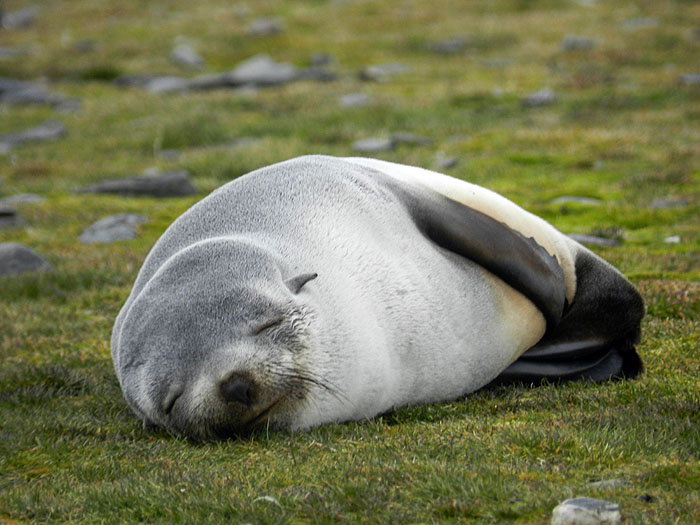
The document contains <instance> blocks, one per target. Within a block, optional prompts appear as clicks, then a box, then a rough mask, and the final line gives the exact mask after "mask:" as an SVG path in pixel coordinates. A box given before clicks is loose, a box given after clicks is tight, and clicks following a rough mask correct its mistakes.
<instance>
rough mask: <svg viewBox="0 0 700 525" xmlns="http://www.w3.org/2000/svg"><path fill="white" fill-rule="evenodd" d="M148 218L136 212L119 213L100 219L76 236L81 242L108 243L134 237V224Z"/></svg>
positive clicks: (136, 224) (146, 220)
mask: <svg viewBox="0 0 700 525" xmlns="http://www.w3.org/2000/svg"><path fill="white" fill-rule="evenodd" d="M144 222H148V218H147V217H144V216H143V215H138V214H136V213H120V214H118V215H111V216H109V217H105V218H104V219H100V220H99V221H97V222H96V223H94V224H93V225H91V226H89V227H88V228H86V229H85V230H84V231H83V233H82V234H81V235H80V237H78V240H79V241H80V242H82V243H83V244H96V243H110V242H115V241H127V240H129V239H135V238H136V226H138V225H139V224H143V223H144Z"/></svg>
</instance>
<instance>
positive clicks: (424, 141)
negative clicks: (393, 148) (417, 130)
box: [391, 132, 433, 146]
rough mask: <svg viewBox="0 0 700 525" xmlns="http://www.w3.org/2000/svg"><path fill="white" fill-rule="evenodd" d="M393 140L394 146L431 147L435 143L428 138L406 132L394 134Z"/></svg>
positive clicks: (392, 135)
mask: <svg viewBox="0 0 700 525" xmlns="http://www.w3.org/2000/svg"><path fill="white" fill-rule="evenodd" d="M391 140H392V141H393V142H394V144H410V145H413V146H429V145H430V144H432V143H433V141H432V140H430V139H429V138H428V137H422V136H421V135H415V134H413V133H404V132H398V133H392V134H391Z"/></svg>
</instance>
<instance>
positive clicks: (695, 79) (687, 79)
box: [678, 73, 700, 86]
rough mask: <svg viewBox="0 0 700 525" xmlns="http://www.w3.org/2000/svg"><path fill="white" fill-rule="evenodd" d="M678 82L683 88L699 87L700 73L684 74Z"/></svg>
mask: <svg viewBox="0 0 700 525" xmlns="http://www.w3.org/2000/svg"><path fill="white" fill-rule="evenodd" d="M678 80H679V81H680V83H681V84H683V85H684V86H698V85H700V73H684V74H683V75H681V76H680V77H678Z"/></svg>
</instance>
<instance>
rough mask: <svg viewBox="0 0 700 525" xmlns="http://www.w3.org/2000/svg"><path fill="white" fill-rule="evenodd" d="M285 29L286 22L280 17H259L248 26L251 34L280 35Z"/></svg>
mask: <svg viewBox="0 0 700 525" xmlns="http://www.w3.org/2000/svg"><path fill="white" fill-rule="evenodd" d="M282 31H284V24H282V21H281V20H279V19H278V18H258V19H257V20H253V22H252V23H251V24H250V25H249V26H248V34H249V35H250V36H256V37H258V36H270V35H278V34H280V33H281V32H282Z"/></svg>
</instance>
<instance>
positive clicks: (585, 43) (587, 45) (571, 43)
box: [561, 35, 598, 51]
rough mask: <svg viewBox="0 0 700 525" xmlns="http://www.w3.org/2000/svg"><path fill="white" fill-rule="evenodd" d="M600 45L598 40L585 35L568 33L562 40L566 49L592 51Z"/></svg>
mask: <svg viewBox="0 0 700 525" xmlns="http://www.w3.org/2000/svg"><path fill="white" fill-rule="evenodd" d="M597 46H598V41H597V40H595V39H593V38H588V37H585V36H575V35H567V36H565V37H564V40H562V42H561V48H562V49H563V50H564V51H590V50H591V49H595V48H596V47H597Z"/></svg>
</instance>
